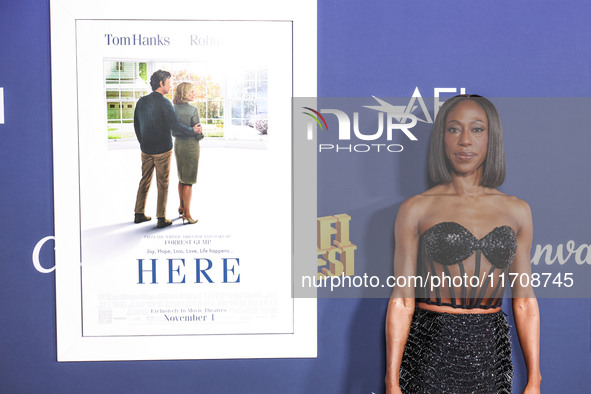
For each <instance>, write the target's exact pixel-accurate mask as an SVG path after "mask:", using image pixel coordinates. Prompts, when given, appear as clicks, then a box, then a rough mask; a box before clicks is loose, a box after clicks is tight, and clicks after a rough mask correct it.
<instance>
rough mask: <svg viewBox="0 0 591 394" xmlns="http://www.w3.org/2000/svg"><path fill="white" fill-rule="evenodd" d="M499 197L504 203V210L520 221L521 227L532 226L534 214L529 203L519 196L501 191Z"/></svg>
mask: <svg viewBox="0 0 591 394" xmlns="http://www.w3.org/2000/svg"><path fill="white" fill-rule="evenodd" d="M499 193H500V194H499V199H501V202H502V204H503V210H504V211H505V212H507V213H508V214H509V215H510V216H511V217H513V218H515V219H516V220H517V222H518V223H519V227H520V228H521V227H523V226H529V227H531V223H532V215H531V208H530V206H529V204H528V203H527V202H526V201H525V200H522V199H521V198H519V197H516V196H512V195H509V194H505V193H501V192H499Z"/></svg>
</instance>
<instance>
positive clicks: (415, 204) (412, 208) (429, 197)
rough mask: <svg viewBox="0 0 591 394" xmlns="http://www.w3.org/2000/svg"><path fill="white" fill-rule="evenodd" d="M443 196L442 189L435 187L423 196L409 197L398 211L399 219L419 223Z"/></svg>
mask: <svg viewBox="0 0 591 394" xmlns="http://www.w3.org/2000/svg"><path fill="white" fill-rule="evenodd" d="M441 194H442V190H441V188H439V187H438V186H435V187H434V188H431V189H429V190H426V191H424V192H423V193H421V194H417V195H415V196H412V197H409V198H407V199H406V200H404V201H403V202H402V204H400V208H399V209H398V217H399V218H402V219H404V220H405V221H410V222H412V223H418V222H419V221H420V220H421V218H422V217H423V216H424V215H425V212H428V211H429V208H430V207H431V205H432V204H433V202H434V201H435V200H436V199H437V197H439V196H440V195H441Z"/></svg>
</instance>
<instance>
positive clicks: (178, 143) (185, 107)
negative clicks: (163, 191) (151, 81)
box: [172, 82, 203, 224]
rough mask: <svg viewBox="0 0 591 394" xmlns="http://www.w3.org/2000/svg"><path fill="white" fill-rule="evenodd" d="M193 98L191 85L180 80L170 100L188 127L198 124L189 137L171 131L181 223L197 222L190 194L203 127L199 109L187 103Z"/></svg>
mask: <svg viewBox="0 0 591 394" xmlns="http://www.w3.org/2000/svg"><path fill="white" fill-rule="evenodd" d="M194 98H195V92H193V86H192V85H191V84H190V83H187V82H182V83H181V84H179V86H177V88H176V91H175V93H174V98H173V100H172V102H173V103H174V110H175V111H176V114H177V116H178V117H179V120H180V121H181V122H182V123H184V124H186V125H187V126H189V127H193V126H195V125H197V126H198V130H197V133H196V134H195V135H193V136H190V137H186V136H182V135H178V134H175V133H174V131H173V136H174V137H175V140H174V156H175V158H176V166H177V170H178V176H179V200H180V207H179V215H180V216H181V217H182V219H183V224H185V223H189V224H194V223H197V220H196V219H193V218H192V217H191V195H192V192H193V185H194V184H195V183H196V182H197V169H198V166H199V140H201V139H202V138H203V129H202V128H201V124H200V123H199V111H198V110H197V108H195V107H193V106H192V105H190V104H189V103H190V102H191V101H193V99H194Z"/></svg>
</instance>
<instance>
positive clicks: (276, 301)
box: [52, 2, 316, 361]
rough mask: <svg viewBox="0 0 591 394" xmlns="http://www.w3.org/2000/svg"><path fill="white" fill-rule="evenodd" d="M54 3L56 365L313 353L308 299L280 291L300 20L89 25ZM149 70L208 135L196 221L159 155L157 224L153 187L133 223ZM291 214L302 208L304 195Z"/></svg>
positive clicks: (287, 243) (288, 264)
mask: <svg viewBox="0 0 591 394" xmlns="http://www.w3.org/2000/svg"><path fill="white" fill-rule="evenodd" d="M72 4H73V3H72ZM63 5H64V2H59V3H58V2H52V27H53V26H55V25H56V24H58V23H60V21H62V22H64V23H68V24H70V25H71V26H72V28H73V32H72V33H73V34H67V33H64V32H63V29H60V30H59V32H58V29H56V28H54V29H53V30H52V45H53V46H52V62H53V70H54V71H53V75H52V78H53V95H54V98H53V103H54V126H53V133H54V161H55V169H54V180H55V215H56V240H57V241H56V267H57V269H56V298H57V322H58V360H60V361H84V360H125V359H175V358H177V359H186V358H245V357H257V358H258V357H313V356H315V352H316V333H315V319H316V316H315V315H316V309H315V308H316V306H315V301H314V300H310V299H307V300H303V299H293V298H292V287H291V284H292V275H293V273H292V271H293V269H294V267H293V264H294V262H295V261H294V260H295V259H298V253H299V252H295V250H296V248H297V246H298V244H299V241H298V240H300V239H302V237H298V236H297V234H296V233H297V228H299V227H298V226H297V224H296V223H295V220H296V219H295V217H296V216H298V209H299V208H298V207H299V206H300V205H299V204H300V203H299V202H298V196H297V190H298V184H297V183H295V184H294V182H293V181H292V173H294V172H296V171H302V169H301V168H300V169H296V168H295V167H296V163H297V161H298V154H299V152H300V151H299V150H298V149H295V146H296V143H295V141H296V140H297V137H293V138H292V133H291V97H292V95H293V94H294V87H293V86H294V85H292V83H293V81H295V80H296V79H297V78H298V73H297V72H296V70H298V69H302V68H298V66H297V60H298V59H300V58H303V57H304V55H305V53H304V52H303V51H298V50H297V49H296V48H297V47H298V45H297V42H298V39H304V38H306V37H298V36H297V35H295V33H294V32H296V31H297V29H296V28H295V27H296V26H297V25H298V24H299V23H301V22H299V21H303V19H305V18H303V17H298V16H297V15H293V16H292V17H291V18H281V19H277V18H273V20H260V19H259V20H240V21H238V20H222V19H217V20H198V21H196V20H182V21H181V20H172V19H175V18H167V16H168V15H162V14H161V15H158V18H157V19H153V18H144V19H141V20H140V19H135V18H134V19H133V20H130V19H128V18H125V10H124V11H121V13H118V15H117V16H112V15H111V16H110V18H104V19H96V17H97V15H95V14H93V19H89V18H85V17H84V16H85V15H86V13H88V12H89V11H88V10H86V9H85V10H84V11H77V10H76V9H74V10H73V11H72V10H71V11H72V12H70V13H67V14H65V13H60V11H62V9H61V7H59V6H63ZM314 6H315V4H314ZM72 7H75V6H73V5H72ZM147 8H149V7H147ZM173 8H174V7H173ZM275 8H276V7H275ZM54 10H55V11H54ZM72 14H74V15H76V14H80V17H76V18H75V17H73V16H72ZM205 14H207V12H205ZM202 15H203V14H202ZM298 18H299V19H298ZM73 38H75V46H74V48H72V47H69V46H68V43H73V42H74V41H73ZM314 40H315V37H314ZM54 48H55V49H54ZM67 60H72V63H74V64H73V65H72V64H70V62H69V61H67ZM307 60H309V58H308V57H306V61H307ZM57 65H59V66H57ZM311 68H314V72H315V62H314V64H313V67H311ZM160 69H162V70H166V71H169V72H170V73H171V74H172V78H171V82H172V84H171V86H172V89H171V91H170V92H169V94H168V95H165V96H166V97H167V98H168V99H171V98H172V95H173V94H174V92H175V89H176V87H177V86H178V85H179V84H180V83H181V82H189V83H191V85H192V88H193V91H194V92H195V99H194V100H193V101H192V102H191V104H192V105H194V106H195V107H197V108H198V109H199V114H200V122H201V124H202V126H203V131H204V134H205V138H204V139H203V140H201V142H200V154H199V171H198V177H197V183H196V184H195V185H194V187H193V193H192V194H193V195H192V206H191V211H192V213H193V217H194V218H198V223H196V224H192V225H184V221H183V220H181V218H180V217H176V216H177V215H176V212H177V208H178V206H179V198H178V195H177V193H176V192H177V185H178V184H179V178H178V175H177V171H176V166H175V158H172V162H171V165H170V168H171V170H170V176H169V181H168V185H169V186H168V203H167V206H166V209H167V216H168V217H169V219H172V221H173V223H172V225H171V226H169V227H166V228H163V229H158V228H156V220H155V216H156V205H157V202H156V196H157V190H156V185H152V187H151V189H150V190H149V192H148V198H147V200H146V205H145V206H146V215H148V216H152V217H153V219H152V220H151V221H148V222H145V223H139V224H134V223H133V207H134V204H135V199H136V193H137V187H138V186H137V185H138V182H139V180H140V177H141V158H140V157H141V151H140V147H139V143H138V142H137V139H136V138H135V131H134V123H133V121H134V111H135V107H136V104H137V103H138V100H139V99H140V97H143V96H146V95H148V94H150V93H151V91H152V89H151V87H150V76H151V75H152V73H153V72H155V71H156V70H160ZM72 71H75V72H73V73H72ZM313 81H315V79H313ZM313 84H314V83H313ZM310 86H311V85H310ZM69 92H76V95H75V96H74V97H73V98H72V97H67V93H69ZM310 146H311V145H310ZM312 149H313V147H312ZM173 156H174V154H173ZM305 171H308V172H309V173H312V172H315V167H314V168H313V167H312V166H310V165H308V166H307V167H306V169H305ZM294 175H295V174H294ZM313 175H314V176H311V177H309V181H313V183H312V182H309V184H310V185H313V186H314V187H315V173H314V174H313ZM299 179H303V177H300V178H299ZM153 183H156V181H154V182H153ZM306 189H307V190H310V188H308V187H306ZM313 197H314V199H315V193H314V195H313ZM308 200H309V201H311V199H310V198H308ZM294 210H295V211H294ZM304 210H305V211H306V212H305V214H307V215H309V216H311V217H312V218H313V217H314V216H315V207H314V203H312V202H310V203H309V204H308V205H307V207H306V208H305V209H304ZM300 212H303V211H300ZM294 229H295V230H294ZM304 238H305V237H304ZM309 245H310V246H312V247H311V248H307V247H306V246H304V247H303V248H301V250H307V249H310V252H311V253H310V254H309V255H310V256H311V258H310V261H313V260H314V255H313V252H314V250H313V238H311V242H310V243H309ZM294 252H295V253H294ZM294 254H295V257H292V256H293V255H294ZM303 254H304V253H303V252H302V253H301V254H300V255H303ZM76 261H78V262H79V263H78V262H76ZM310 323H312V324H310ZM247 338H248V341H246V339H247ZM247 342H248V345H247V344H246V343H247Z"/></svg>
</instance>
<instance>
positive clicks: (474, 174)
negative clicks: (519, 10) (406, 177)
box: [386, 95, 541, 393]
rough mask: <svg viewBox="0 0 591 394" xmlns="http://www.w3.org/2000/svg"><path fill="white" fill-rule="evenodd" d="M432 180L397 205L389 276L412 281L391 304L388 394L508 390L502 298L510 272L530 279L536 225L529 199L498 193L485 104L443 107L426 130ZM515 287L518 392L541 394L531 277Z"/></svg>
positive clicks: (500, 175)
mask: <svg viewBox="0 0 591 394" xmlns="http://www.w3.org/2000/svg"><path fill="white" fill-rule="evenodd" d="M429 175H430V178H431V181H432V182H433V183H434V184H435V185H436V186H434V187H433V188H431V189H429V190H427V191H426V192H424V193H422V194H419V195H417V196H414V197H411V198H409V199H407V200H406V201H404V202H403V203H402V204H401V206H400V209H399V211H398V215H397V218H396V223H395V241H396V248H395V252H394V275H395V276H397V277H400V276H403V277H405V278H406V279H409V280H408V281H407V286H406V287H397V288H395V289H394V292H393V295H392V298H391V299H390V302H389V305H388V314H387V317H386V346H387V357H388V361H387V375H386V388H387V392H388V393H401V392H403V393H504V392H507V393H510V392H511V385H512V378H513V367H512V364H511V348H510V342H509V326H508V325H507V321H506V318H505V315H504V313H503V312H502V311H501V301H502V298H503V291H504V287H508V286H509V285H510V284H508V283H507V282H510V278H512V277H511V276H509V273H513V274H514V275H530V274H531V266H530V247H531V242H532V232H533V226H532V221H531V212H530V209H529V206H528V204H527V203H526V202H524V201H522V200H520V199H518V198H516V197H513V196H509V195H507V194H504V193H501V192H500V191H498V190H496V189H495V187H497V186H499V185H501V184H502V183H503V181H504V178H505V156H504V148H503V134H502V128H501V123H500V119H499V115H498V113H497V110H496V108H495V107H494V105H493V104H492V103H491V102H490V101H489V100H487V99H485V98H484V97H480V96H474V95H461V96H456V97H453V98H450V99H448V100H446V101H445V103H444V104H443V105H442V107H441V109H440V111H439V113H438V114H437V117H436V119H435V123H434V125H433V132H432V135H431V141H430V148H429ZM413 277H414V278H416V280H415V281H414V282H413V281H412V280H410V279H411V278H413ZM526 279H527V278H526ZM399 282H400V283H401V284H404V282H402V281H397V283H399ZM517 282H520V281H519V280H517V281H515V283H513V287H512V289H511V290H512V294H513V314H514V317H515V323H516V325H517V333H518V335H519V340H520V343H521V348H522V350H523V355H524V358H525V362H526V365H527V375H528V376H527V377H528V381H527V385H526V387H525V390H524V393H539V392H540V381H541V375H540V369H539V336H540V320H539V309H538V304H537V300H536V299H535V296H534V293H533V290H532V288H531V287H530V286H529V281H525V280H524V281H523V283H527V284H528V286H523V287H521V286H519V284H520V283H517Z"/></svg>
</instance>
